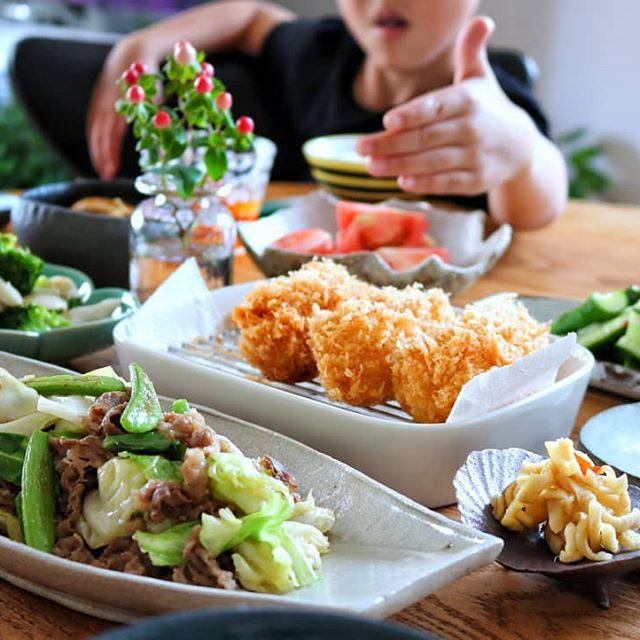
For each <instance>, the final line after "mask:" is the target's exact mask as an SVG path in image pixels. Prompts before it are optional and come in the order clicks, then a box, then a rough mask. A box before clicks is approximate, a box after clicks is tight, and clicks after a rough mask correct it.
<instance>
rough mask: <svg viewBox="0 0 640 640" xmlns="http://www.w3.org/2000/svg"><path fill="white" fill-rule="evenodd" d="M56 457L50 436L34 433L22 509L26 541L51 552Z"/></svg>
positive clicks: (24, 469) (24, 471)
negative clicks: (54, 456)
mask: <svg viewBox="0 0 640 640" xmlns="http://www.w3.org/2000/svg"><path fill="white" fill-rule="evenodd" d="M53 481H54V472H53V456H52V454H51V447H50V446H49V436H48V435H47V434H46V433H45V432H44V431H34V432H33V433H32V434H31V436H30V438H29V444H28V445H27V451H26V453H25V457H24V464H23V465H22V492H21V497H20V509H19V511H20V512H21V518H22V533H23V535H24V541H25V542H26V543H27V544H28V545H29V546H30V547H33V548H34V549H38V550H39V551H46V552H47V553H50V552H51V550H52V549H53V545H54V544H55V541H56V527H55V516H56V506H55V490H54V484H53Z"/></svg>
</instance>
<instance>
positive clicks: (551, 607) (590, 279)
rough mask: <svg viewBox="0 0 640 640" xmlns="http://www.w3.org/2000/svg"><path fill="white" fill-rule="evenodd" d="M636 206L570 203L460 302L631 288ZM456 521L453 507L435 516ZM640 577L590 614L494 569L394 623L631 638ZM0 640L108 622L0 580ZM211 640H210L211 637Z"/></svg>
mask: <svg viewBox="0 0 640 640" xmlns="http://www.w3.org/2000/svg"><path fill="white" fill-rule="evenodd" d="M308 190H309V186H308V185H289V184H280V185H272V186H271V187H270V190H269V194H268V195H269V197H270V198H281V197H285V196H289V195H297V194H301V193H304V192H306V191H308ZM639 249H640V208H636V207H627V206H619V205H610V204H601V203H578V202H572V203H570V204H569V206H568V207H567V211H566V212H565V214H564V215H563V217H562V218H561V219H560V220H558V221H557V222H556V223H555V224H554V225H552V226H551V227H549V228H547V229H544V230H541V231H536V232H530V233H522V234H517V235H516V236H515V238H514V241H513V244H512V246H511V247H510V249H509V250H508V252H507V254H506V255H505V257H504V258H503V259H502V260H501V261H500V262H499V263H498V264H497V265H496V267H495V268H494V269H493V271H492V272H491V273H489V274H488V275H487V276H485V277H484V278H483V279H482V280H480V281H479V282H478V283H476V285H474V287H473V288H471V289H470V290H468V291H467V292H465V293H464V295H461V296H458V298H457V299H456V302H459V303H464V302H467V301H469V300H473V299H476V298H479V297H483V296H486V295H489V294H492V293H497V292H500V291H516V292H518V293H526V294H534V295H535V294H538V295H550V296H557V297H583V296H585V295H586V294H588V293H589V292H591V291H592V290H594V289H602V290H606V289H612V288H616V287H624V286H626V285H628V284H630V283H632V282H638V281H640V250H639ZM260 276H261V274H260V273H259V272H258V270H257V269H256V268H255V266H253V264H252V263H251V262H250V261H249V259H248V258H247V257H246V256H239V257H238V258H237V259H236V264H235V279H236V281H237V282H245V281H247V280H253V279H256V278H258V277H260ZM115 362H116V356H115V351H114V349H113V348H111V349H108V350H106V351H102V352H100V353H97V354H93V355H92V356H89V357H85V358H81V359H78V360H75V361H73V362H72V363H70V366H72V367H73V368H75V369H77V370H79V371H88V370H90V369H93V368H95V367H97V366H101V365H103V364H106V363H110V364H114V363H115ZM621 402H624V400H623V399H622V398H618V397H616V396H613V395H608V394H605V393H599V392H592V391H590V392H589V393H587V396H586V398H585V401H584V403H583V405H582V408H581V410H580V413H579V416H578V419H577V421H576V425H575V428H574V431H573V434H572V435H573V437H574V438H575V437H576V436H577V435H578V433H579V431H580V428H581V427H582V425H583V424H584V422H585V421H586V420H587V419H588V418H590V417H591V416H593V415H595V414H596V413H599V412H600V411H603V410H604V409H607V408H609V407H612V406H615V405H617V404H620V403H621ZM442 511H443V513H445V514H446V515H447V516H449V517H452V518H456V517H457V512H456V509H455V507H447V508H445V509H442ZM639 587H640V575H639V576H633V577H629V578H627V579H625V580H623V581H620V582H618V583H616V584H615V585H614V586H613V587H612V588H611V601H612V606H611V608H610V609H608V610H602V609H599V608H598V607H597V606H596V605H595V603H594V601H593V600H592V599H591V598H590V597H589V594H587V593H585V592H583V591H581V590H580V589H579V588H577V587H573V586H569V585H566V584H562V583H558V582H555V581H553V580H551V579H549V578H545V577H543V576H536V575H528V574H520V573H516V572H512V571H507V570H506V569H503V568H502V567H501V566H500V565H498V564H497V563H493V564H491V565H489V566H487V567H485V568H483V569H480V570H479V571H476V572H475V573H472V574H470V575H467V576H465V577H463V578H461V579H459V580H457V581H456V582H454V583H452V584H451V585H449V586H447V587H445V588H443V589H440V590H439V591H437V592H436V593H435V594H433V595H431V596H429V597H428V598H425V599H424V600H422V601H420V602H418V603H416V604H415V605H413V606H411V607H409V608H407V609H405V610H404V611H402V612H401V613H400V614H398V615H396V616H394V617H393V620H395V621H397V622H400V623H403V624H406V625H409V626H412V627H416V628H419V629H423V630H429V631H431V632H433V633H435V634H436V635H439V636H441V637H442V638H455V639H459V640H462V639H465V640H467V639H468V640H476V639H477V640H480V639H484V638H488V639H494V640H503V639H507V638H520V639H522V640H534V639H536V640H537V639H540V638H563V639H568V640H570V639H574V638H575V639H578V638H580V639H583V638H589V637H591V638H640V614H639V613H638V610H639V607H638V601H639V600H640V590H639ZM0 611H2V615H1V616H0V640H25V639H34V640H63V639H67V638H89V637H91V636H93V635H95V634H97V633H99V632H100V631H103V630H106V629H108V628H110V627H112V626H114V625H112V624H109V623H106V622H103V621H100V620H97V619H95V618H90V617H88V616H85V615H82V614H79V613H75V612H73V611H69V610H67V609H65V608H63V607H61V606H59V605H56V604H53V603H50V602H48V601H46V600H43V599H42V598H39V597H36V596H32V595H31V594H29V593H27V592H24V591H21V590H20V589H17V588H15V587H12V586H11V585H9V584H7V583H5V582H0ZM212 637H213V636H212Z"/></svg>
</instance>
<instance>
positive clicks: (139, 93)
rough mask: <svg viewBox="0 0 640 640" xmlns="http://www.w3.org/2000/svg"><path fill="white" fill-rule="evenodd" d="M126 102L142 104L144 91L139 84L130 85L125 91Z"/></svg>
mask: <svg viewBox="0 0 640 640" xmlns="http://www.w3.org/2000/svg"><path fill="white" fill-rule="evenodd" d="M127 100H128V101H129V102H144V89H143V88H142V87H141V86H140V85H139V84H132V85H131V86H130V87H129V88H128V89H127Z"/></svg>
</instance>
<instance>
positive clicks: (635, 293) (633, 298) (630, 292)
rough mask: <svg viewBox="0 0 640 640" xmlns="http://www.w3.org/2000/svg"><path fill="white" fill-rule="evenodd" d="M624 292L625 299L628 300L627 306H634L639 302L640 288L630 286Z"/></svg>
mask: <svg viewBox="0 0 640 640" xmlns="http://www.w3.org/2000/svg"><path fill="white" fill-rule="evenodd" d="M624 292H625V293H626V294H627V298H629V304H635V303H636V302H638V301H639V300H640V286H638V285H637V284H632V285H631V286H630V287H627V288H626V289H625V290H624Z"/></svg>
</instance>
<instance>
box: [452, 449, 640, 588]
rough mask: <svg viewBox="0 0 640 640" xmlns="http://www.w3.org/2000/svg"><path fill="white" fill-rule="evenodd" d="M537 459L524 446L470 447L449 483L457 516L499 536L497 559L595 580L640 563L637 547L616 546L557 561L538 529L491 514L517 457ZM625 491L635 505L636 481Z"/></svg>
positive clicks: (519, 567)
mask: <svg viewBox="0 0 640 640" xmlns="http://www.w3.org/2000/svg"><path fill="white" fill-rule="evenodd" d="M542 459H543V458H542V456H539V455H537V454H535V453H531V452H530V451H525V450H524V449H485V450H484V451H473V452H471V453H470V454H469V456H468V458H467V460H466V462H465V464H464V465H463V466H462V467H461V468H460V469H459V470H458V472H457V473H456V475H455V478H454V480H453V484H454V487H455V491H456V498H457V501H458V508H459V510H460V516H461V518H462V521H463V522H464V523H465V524H469V525H471V526H473V527H476V528H477V529H480V530H481V531H484V532H485V533H490V534H493V535H495V536H497V537H499V538H502V540H503V541H504V547H503V549H502V553H501V554H500V555H499V556H498V562H499V563H500V564H502V565H504V566H505V567H507V568H509V569H513V570H514V571H528V572H535V573H542V574H544V575H548V576H551V577H554V578H561V579H564V580H572V581H573V580H575V581H580V582H594V583H600V584H602V583H606V582H609V581H611V580H614V579H616V578H618V577H620V576H622V575H624V574H626V573H630V572H631V571H636V570H637V569H640V550H638V551H627V552H622V553H620V554H618V555H615V556H613V558H612V559H611V560H605V561H604V562H591V561H589V560H582V561H580V562H574V563H572V564H563V563H561V562H558V561H557V560H556V559H555V556H554V555H553V553H552V552H551V551H550V549H549V547H548V546H547V544H546V542H545V541H544V539H543V537H542V535H541V532H540V530H539V529H530V530H528V531H524V532H522V533H517V532H514V531H510V530H509V529H506V528H505V527H503V526H502V525H501V524H500V523H499V522H498V521H497V520H496V519H495V518H494V517H493V515H492V513H491V497H492V496H494V495H497V494H499V493H501V492H502V490H503V489H504V488H505V487H506V486H507V485H508V484H509V483H510V482H512V481H513V480H515V479H516V476H517V475H518V471H519V470H520V466H521V464H522V462H523V461H525V460H528V461H536V460H542ZM629 497H630V498H631V507H632V508H633V507H640V488H639V487H637V486H635V485H629Z"/></svg>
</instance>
